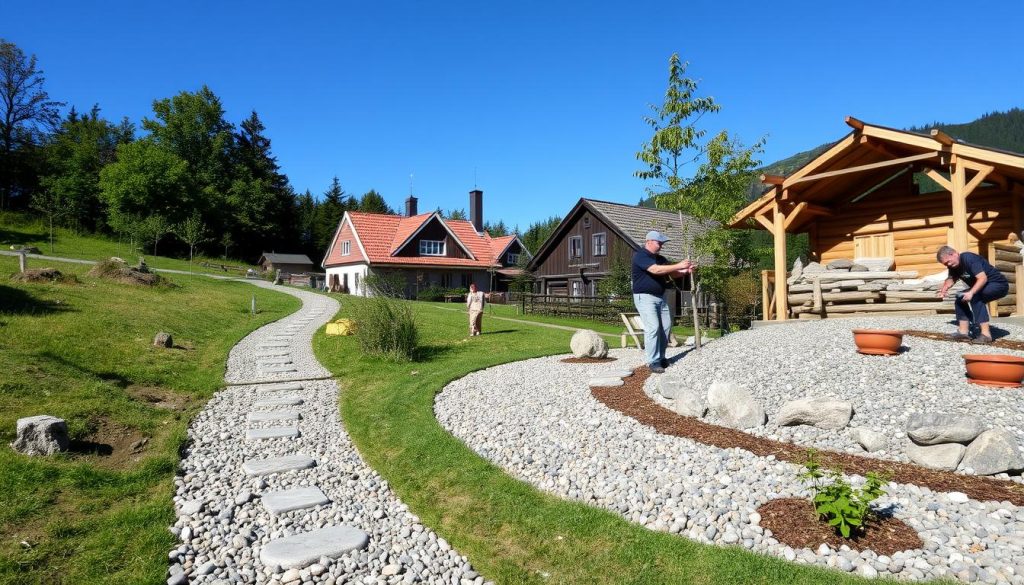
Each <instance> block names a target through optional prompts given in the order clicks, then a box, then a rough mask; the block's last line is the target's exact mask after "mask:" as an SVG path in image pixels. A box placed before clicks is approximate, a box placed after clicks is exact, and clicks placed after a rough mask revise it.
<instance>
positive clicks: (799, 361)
mask: <svg viewBox="0 0 1024 585" xmlns="http://www.w3.org/2000/svg"><path fill="white" fill-rule="evenodd" d="M862 326H869V327H874V326H878V327H884V328H896V327H903V328H914V329H931V330H937V331H949V330H950V327H951V326H950V325H949V324H948V323H947V321H946V320H942V319H930V320H929V319H913V320H906V321H898V322H897V321H894V320H891V319H888V320H879V321H868V320H858V321H856V322H854V321H852V320H834V321H824V322H820V323H806V324H797V325H794V326H792V327H785V326H784V327H772V328H765V329H758V330H754V331H750V332H744V333H740V334H735V335H731V336H727V337H726V338H723V339H721V340H716V341H714V342H712V343H710V344H709V345H708V346H707V347H706V348H704V349H703V350H701V351H700V352H695V353H694V354H693V355H688V356H686V357H684V358H682V359H681V360H679V361H678V362H677V363H676V364H674V365H673V366H672V367H670V368H669V372H670V374H666V375H685V376H690V377H691V378H692V380H693V382H694V383H695V384H704V385H709V384H710V383H711V382H713V381H715V380H716V379H724V380H731V381H735V382H739V383H741V384H743V385H744V386H745V387H747V388H748V389H750V390H751V392H752V393H754V395H755V396H757V397H759V398H761V399H763V400H766V401H767V402H768V403H769V406H768V413H769V416H772V415H774V414H775V412H776V411H777V410H778V407H779V406H781V403H782V402H783V401H785V400H789V399H793V398H799V397H802V396H805V395H808V394H813V395H819V394H824V395H836V396H840V397H846V398H847V399H850V400H854V402H855V408H856V409H857V411H858V414H857V417H856V418H855V421H854V423H855V424H864V425H865V426H869V427H870V428H874V429H876V430H882V431H884V432H888V433H893V434H895V433H896V430H897V427H898V425H899V424H900V421H902V420H904V419H905V416H903V415H904V412H905V411H906V412H913V411H914V410H915V409H920V410H924V411H951V412H983V413H984V415H985V416H986V418H987V419H988V420H990V421H991V422H992V424H993V425H997V426H1005V427H1007V428H1012V429H1014V430H1015V432H1018V433H1019V428H1020V427H1021V425H1020V424H1019V418H1018V417H1019V416H1020V415H1021V412H1022V409H1021V408H1020V407H1021V404H1020V397H1019V392H1012V391H1011V392H1007V391H1005V390H994V389H988V388H984V387H980V386H974V385H968V384H967V383H966V382H964V381H963V380H962V376H963V374H962V365H961V364H962V360H960V354H962V353H975V352H976V351H977V352H993V353H1000V352H1001V350H996V349H992V348H983V349H978V348H974V347H970V348H969V347H967V346H963V345H954V344H951V343H943V342H935V341H928V340H924V339H916V338H905V339H904V343H905V345H907V346H908V347H909V348H910V351H908V352H906V353H904V354H901V355H900V356H897V357H892V358H880V357H869V356H861V355H859V354H856V353H854V351H853V342H852V337H851V335H850V333H849V330H850V329H851V328H854V327H862ZM1006 329H1008V330H1010V331H1011V332H1012V337H1013V338H1018V339H1020V338H1024V335H1021V330H1020V329H1019V328H1015V327H1006ZM675 352H676V353H678V350H675ZM611 355H612V356H613V357H618V358H620V359H619V361H616V362H612V363H609V364H564V363H560V361H559V360H560V359H561V358H562V357H564V356H556V357H550V358H541V359H534V360H527V361H524V362H518V363H513V364H505V365H502V366H497V367H494V368H489V369H487V370H483V371H479V372H475V373H473V374H470V375H468V376H466V377H464V378H461V379H459V380H456V381H455V382H452V383H451V384H449V385H448V386H447V387H446V388H445V389H444V391H443V392H442V393H440V394H439V395H438V397H437V400H436V403H435V411H436V415H437V417H438V420H440V421H441V424H442V425H443V426H444V427H445V428H446V429H448V430H449V431H450V432H452V433H453V434H454V435H455V436H457V437H458V438H460V439H462V440H463V441H465V442H466V444H467V445H468V446H469V447H470V448H472V449H473V450H475V451H476V452H477V453H479V454H480V455H481V456H483V457H485V458H487V459H489V460H490V461H493V462H494V463H495V464H497V465H499V466H500V467H502V468H503V469H504V470H505V471H506V472H507V473H509V474H510V475H512V476H514V477H517V478H519V479H521V480H524V481H526V482H529V483H531V484H533V485H535V486H537V487H538V488H540V489H542V490H544V491H547V492H550V493H553V494H556V495H559V496H562V497H565V498H569V499H574V500H579V501H582V502H585V503H589V504H591V505H594V506H598V507H602V508H606V509H609V510H611V511H613V512H616V513H619V514H621V515H622V516H623V517H625V518H626V519H628V520H630V521H632V522H636V523H639V524H642V525H644V526H647V527H649V528H651V529H654V530H663V531H669V532H672V533H678V534H680V535H683V536H685V537H687V538H691V539H693V540H696V541H699V542H713V543H716V544H722V545H736V546H742V547H744V548H747V549H750V550H753V551H756V552H760V553H764V554H770V555H774V556H778V557H782V558H785V559H788V560H791V561H795V562H798V563H809V564H815V565H820V566H825V567H831V568H834V569H836V570H840V571H847V572H856V573H858V574H860V575H864V576H868V577H872V576H877V575H895V576H898V577H900V578H906V579H916V580H919V579H930V578H935V577H951V578H955V579H959V580H962V581H967V582H975V581H977V582H987V583H1024V509H1022V508H1021V507H1018V506H1013V505H1011V504H1009V503H999V502H977V501H973V500H970V499H969V498H967V497H965V496H964V495H963V494H962V493H957V492H951V493H936V492H933V491H931V490H929V489H927V488H921V487H918V486H914V485H905V484H895V483H891V484H889V485H888V487H887V491H888V494H887V495H886V496H884V497H883V498H881V499H880V500H878V501H877V502H876V504H877V506H879V507H881V508H884V509H887V510H889V511H891V512H892V513H893V514H894V515H895V516H896V517H897V518H899V519H900V520H902V521H904V522H906V523H907V524H909V525H910V526H911V527H912V528H914V529H915V530H916V531H917V532H918V534H919V535H920V536H921V539H922V541H923V542H924V543H925V544H924V548H923V549H920V550H910V551H902V552H899V553H896V554H893V555H891V556H880V555H877V554H875V553H874V552H872V551H864V552H856V551H851V550H843V549H841V550H838V551H837V550H832V549H829V548H828V547H823V548H821V549H818V550H810V549H800V550H794V549H792V548H790V547H787V546H785V545H783V544H780V543H779V542H777V541H776V540H775V539H774V538H773V537H772V536H771V533H770V532H769V531H766V530H764V529H762V527H761V526H759V520H760V518H759V515H757V514H756V512H755V510H756V509H757V508H758V507H760V506H761V505H763V504H765V503H766V502H768V501H769V500H773V499H776V498H783V497H807V496H808V495H809V494H808V492H807V491H806V490H804V489H803V487H802V486H801V484H800V483H799V481H798V480H797V474H798V473H799V471H800V470H801V468H800V467H799V466H797V465H793V464H790V463H784V462H780V461H777V460H775V459H774V458H773V457H766V458H762V457H757V456H754V455H752V454H750V453H749V452H746V451H742V450H739V449H729V450H725V449H719V448H716V447H709V446H706V445H703V444H701V443H697V442H695V441H692V440H689V439H685V438H680V437H670V436H665V435H660V434H658V433H656V432H655V431H653V430H652V429H650V428H649V427H646V426H643V425H641V424H640V423H638V422H636V421H635V420H633V419H631V418H628V417H626V416H624V415H621V414H619V413H618V412H615V411H613V410H611V409H609V408H607V407H606V406H604V405H603V404H601V403H599V402H598V401H597V400H595V399H594V398H593V397H592V396H591V394H590V390H589V388H588V386H587V382H588V380H590V379H591V378H595V377H599V376H601V375H603V374H606V373H608V372H611V371H613V370H617V369H621V367H622V366H631V367H635V366H639V365H640V364H641V363H642V361H643V360H642V358H641V356H640V354H639V353H638V352H636V351H635V350H613V351H612V352H611ZM954 358H955V359H954ZM950 360H953V361H950ZM832 380H841V381H842V383H835V384H833V382H831V381H832ZM787 385H789V386H790V387H789V388H787ZM770 396H773V397H774V398H769V397H770ZM801 430H804V431H806V428H802V429H801ZM789 432H791V433H794V434H792V435H789V434H784V433H789ZM796 432H798V431H789V430H786V431H780V430H779V429H777V428H771V427H766V428H765V429H764V430H762V431H759V433H760V434H764V435H766V436H771V435H775V436H778V437H779V438H783V439H785V440H790V439H794V440H798V442H800V441H802V442H803V443H804V444H815V445H819V446H828V445H830V444H831V443H829V441H830V439H828V438H821V440H820V441H819V442H815V441H814V440H813V439H812V438H811V437H812V435H813V436H817V435H814V434H813V433H807V434H801V435H800V438H799V439H795V437H796V436H795V433H796ZM841 434H842V433H841ZM822 436H823V435H822ZM841 441H842V445H841V446H840V450H845V449H846V448H847V447H849V446H851V445H852V442H851V441H850V440H849V439H848V438H846V437H845V434H844V435H843V437H842V439H841ZM895 443H896V439H895V438H894V439H893V444H894V445H895ZM888 455H889V456H893V452H892V451H890V452H888ZM883 456H884V455H883ZM893 458H899V457H893ZM849 479H850V480H851V481H852V482H854V483H855V484H857V483H859V482H861V481H863V479H862V478H859V477H856V476H853V477H850V478H849ZM844 549H845V547H844Z"/></svg>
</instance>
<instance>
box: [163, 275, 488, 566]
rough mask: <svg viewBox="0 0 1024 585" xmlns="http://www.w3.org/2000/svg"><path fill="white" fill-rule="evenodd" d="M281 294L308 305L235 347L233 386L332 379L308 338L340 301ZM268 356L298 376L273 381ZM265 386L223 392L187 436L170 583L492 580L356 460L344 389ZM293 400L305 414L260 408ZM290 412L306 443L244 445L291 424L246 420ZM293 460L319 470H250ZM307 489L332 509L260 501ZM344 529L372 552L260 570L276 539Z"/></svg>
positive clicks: (317, 384) (276, 376) (327, 383)
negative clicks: (357, 533)
mask: <svg viewBox="0 0 1024 585" xmlns="http://www.w3.org/2000/svg"><path fill="white" fill-rule="evenodd" d="M255 284H258V285H259V286H270V285H267V284H265V283H255ZM274 289H275V290H278V291H281V292H286V293H289V294H293V295H295V296H297V297H299V298H300V299H302V301H303V307H302V309H301V310H300V311H298V312H297V313H295V314H293V315H291V316H289V317H287V318H285V319H282V320H281V321H278V322H276V323H272V324H269V325H266V326H264V327H262V328H261V329H259V330H257V331H255V332H253V333H251V334H250V335H249V336H247V337H246V338H245V339H244V340H242V341H241V342H240V343H239V344H238V345H237V346H235V348H234V349H232V351H231V355H230V357H229V359H228V370H227V375H226V378H227V380H228V381H230V382H234V383H240V382H247V381H266V380H292V379H308V378H316V377H322V376H327V375H329V373H328V372H327V371H326V370H325V369H324V368H323V367H322V366H321V365H320V364H319V363H317V361H316V359H315V357H314V356H313V352H312V347H311V345H310V340H311V337H312V335H313V333H314V332H315V331H316V330H317V329H318V328H319V327H320V326H321V325H323V324H324V323H325V322H326V321H328V320H329V319H330V318H331V317H332V316H333V315H334V314H335V313H336V312H337V310H338V303H337V301H335V300H334V299H331V298H328V297H325V296H322V295H318V294H315V293H312V292H306V291H302V290H297V289H292V288H287V287H274ZM278 335H285V336H286V337H284V338H283V339H286V340H287V341H288V347H287V348H286V351H281V350H279V349H276V348H275V349H265V348H263V347H261V346H263V345H266V344H267V342H268V340H270V339H272V338H274V339H277V336H278ZM264 354H267V355H269V354H273V355H274V356H277V357H280V355H287V356H288V357H290V358H291V362H292V364H294V366H295V369H296V370H297V371H296V372H295V373H284V372H277V373H274V372H268V371H267V368H266V367H264V365H263V364H264V362H263V361H262V360H261V357H260V356H261V355H264ZM272 361H275V362H277V361H279V360H272ZM272 365H273V366H280V365H281V364H280V363H274V364H272ZM266 387H267V385H239V386H231V387H228V388H226V389H224V390H222V391H220V392H218V393H217V394H216V395H215V396H214V397H213V398H212V399H211V400H210V402H209V403H208V404H207V405H206V407H205V408H204V409H203V411H202V412H201V413H200V414H199V415H198V416H197V417H196V419H195V421H194V422H193V424H192V425H191V427H190V428H189V437H190V439H191V441H192V444H191V445H190V447H189V449H188V453H187V455H186V456H185V458H184V459H183V460H182V464H181V475H179V476H178V477H177V478H176V479H175V485H176V488H177V493H176V495H175V497H174V501H175V507H176V509H177V510H178V519H177V521H176V522H175V524H174V526H172V527H171V531H172V532H174V533H175V534H176V535H178V536H179V538H181V540H182V543H181V544H180V546H178V547H177V548H175V549H174V550H173V551H171V552H170V553H169V555H168V559H169V561H170V571H169V579H168V582H169V583H173V582H189V583H270V584H274V585H277V584H288V585H291V584H298V583H303V584H305V583H323V584H327V585H331V584H334V583H414V582H423V583H475V584H478V585H479V584H482V583H483V582H484V580H483V578H482V577H480V576H479V575H477V573H476V572H475V571H474V570H473V568H472V567H471V566H470V564H469V562H468V561H467V559H466V558H465V557H463V556H462V555H460V554H459V553H458V552H457V551H455V550H453V549H452V548H451V546H450V545H449V544H448V543H447V542H445V540H444V539H443V538H440V537H439V536H438V535H437V534H436V533H434V532H433V531H432V530H430V529H429V528H427V527H425V526H423V525H422V524H421V523H420V521H419V519H418V518H417V517H416V516H415V515H413V514H412V513H410V512H409V510H408V508H407V507H406V506H405V505H404V504H403V503H402V502H401V501H400V500H399V499H398V498H397V497H396V496H395V494H394V493H393V492H392V491H391V490H390V488H389V486H388V483H387V482H386V481H384V480H383V479H382V478H381V477H380V476H379V475H378V474H377V473H376V472H375V471H374V470H373V469H371V468H370V467H369V466H367V465H366V463H365V462H364V461H363V459H362V458H361V457H360V456H359V453H358V452H357V451H356V449H355V447H354V446H353V444H352V442H351V440H350V438H349V436H348V434H347V433H346V432H345V429H344V427H343V426H342V424H341V420H340V418H339V411H338V401H337V397H338V392H339V389H338V386H337V384H336V383H335V382H334V381H333V380H319V381H313V382H303V389H301V390H295V391H278V392H273V393H272V394H273V396H269V395H268V394H266V393H261V392H260V390H261V388H266ZM285 395H287V396H298V397H300V398H302V399H303V404H301V405H298V406H287V407H280V406H271V407H267V408H258V407H255V406H254V404H255V402H257V401H258V400H260V399H266V398H268V396H269V397H272V398H278V397H282V396H285ZM283 409H288V410H296V411H298V412H299V413H300V414H301V417H302V418H301V420H300V421H298V426H299V429H300V431H301V437H299V438H297V439H266V440H260V441H246V439H245V433H246V429H247V428H267V427H274V426H284V425H292V424H295V421H290V422H281V421H253V422H247V417H248V415H249V413H251V412H257V411H261V410H283ZM294 454H302V455H307V456H310V457H312V458H313V459H315V460H316V467H313V468H311V469H305V470H300V471H289V472H285V473H277V474H273V475H267V476H261V477H252V476H249V475H247V474H245V473H244V472H243V470H242V464H243V463H244V462H245V461H249V460H254V459H265V458H268V457H280V456H285V455H294ZM301 486H316V487H319V488H320V489H321V490H322V491H323V493H324V494H326V496H327V497H328V498H329V499H330V501H331V503H330V504H329V505H326V506H320V507H317V508H313V509H306V510H298V511H293V512H286V513H283V514H280V515H278V516H272V515H271V514H269V513H268V512H267V511H266V510H265V509H264V506H263V504H262V503H261V501H260V495H261V494H263V493H267V492H272V491H277V490H282V489H288V488H295V487H301ZM338 524H345V525H349V526H353V527H355V528H358V529H360V530H363V531H365V532H367V533H368V534H369V535H370V542H369V545H368V546H367V548H365V549H363V550H360V551H354V552H351V553H348V554H345V555H343V556H342V557H340V558H339V559H337V560H331V559H327V558H322V559H320V562H319V563H317V564H314V565H312V566H310V567H306V568H304V569H301V570H287V571H284V570H281V569H280V568H279V567H268V566H264V565H263V564H262V563H261V562H260V558H259V555H260V550H261V548H262V547H263V546H264V545H266V544H267V543H268V542H270V541H272V540H274V539H278V538H281V537H285V536H289V535H293V534H297V533H302V532H308V531H311V530H315V529H317V528H322V527H326V526H334V525H338ZM181 575H184V578H183V577H182V576H181ZM186 579H187V580H186Z"/></svg>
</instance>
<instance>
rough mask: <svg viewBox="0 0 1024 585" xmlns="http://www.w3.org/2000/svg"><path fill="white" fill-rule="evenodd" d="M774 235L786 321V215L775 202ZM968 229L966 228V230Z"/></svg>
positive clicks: (778, 311) (778, 292)
mask: <svg viewBox="0 0 1024 585" xmlns="http://www.w3.org/2000/svg"><path fill="white" fill-rule="evenodd" d="M773 215H774V217H773V219H774V221H773V223H772V236H773V237H774V240H775V320H776V321H785V320H786V319H787V317H788V316H789V303H788V302H786V217H785V216H784V215H782V210H781V209H779V204H778V202H776V203H775V211H774V214H773ZM965 231H966V230H965Z"/></svg>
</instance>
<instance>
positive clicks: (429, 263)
mask: <svg viewBox="0 0 1024 585" xmlns="http://www.w3.org/2000/svg"><path fill="white" fill-rule="evenodd" d="M416 208H417V199H416V197H413V196H410V197H409V198H408V199H406V200H405V215H386V214H382V213H363V212H358V211H347V212H345V214H344V216H342V218H341V222H340V223H339V224H338V229H337V230H336V231H335V234H334V238H332V239H331V244H330V246H329V247H328V249H327V254H325V255H324V260H323V264H322V265H323V268H324V270H325V271H326V272H327V286H328V288H329V289H330V290H332V291H338V292H347V293H350V294H356V295H363V296H366V295H367V294H368V291H367V288H366V285H365V281H366V277H367V275H370V274H376V275H381V276H390V275H398V276H400V277H401V278H402V279H404V281H405V294H406V296H407V297H410V298H412V297H415V296H416V293H417V292H419V291H420V290H423V289H425V288H429V287H431V286H435V287H440V288H446V289H466V288H469V285H470V284H474V283H475V284H476V286H477V289H479V290H482V291H484V292H491V291H502V290H508V283H509V281H510V280H511V279H512V278H513V277H514V276H515V275H516V274H517V273H518V272H519V270H518V269H517V268H516V264H517V262H518V261H519V256H520V254H524V253H528V252H527V251H526V247H525V246H523V242H522V241H521V240H520V239H519V237H518V236H516V235H510V236H502V237H498V238H494V237H491V235H490V234H488V233H487V232H486V231H484V229H483V191H480V190H473V191H470V192H469V215H470V218H469V221H466V220H452V219H445V218H444V217H442V216H441V214H440V213H438V212H432V213H417V209H416Z"/></svg>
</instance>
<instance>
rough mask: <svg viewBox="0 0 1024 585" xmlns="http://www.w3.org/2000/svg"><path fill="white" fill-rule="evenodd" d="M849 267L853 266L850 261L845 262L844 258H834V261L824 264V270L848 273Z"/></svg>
mask: <svg viewBox="0 0 1024 585" xmlns="http://www.w3.org/2000/svg"><path fill="white" fill-rule="evenodd" d="M851 266H853V262H852V261H850V260H847V259H846V258H836V259H835V260H833V261H831V262H829V263H828V264H826V265H825V269H826V270H839V271H844V272H849V271H850V267H851Z"/></svg>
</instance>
